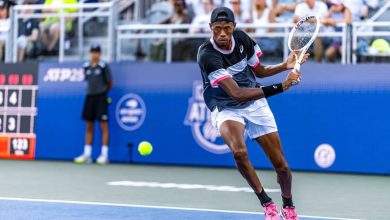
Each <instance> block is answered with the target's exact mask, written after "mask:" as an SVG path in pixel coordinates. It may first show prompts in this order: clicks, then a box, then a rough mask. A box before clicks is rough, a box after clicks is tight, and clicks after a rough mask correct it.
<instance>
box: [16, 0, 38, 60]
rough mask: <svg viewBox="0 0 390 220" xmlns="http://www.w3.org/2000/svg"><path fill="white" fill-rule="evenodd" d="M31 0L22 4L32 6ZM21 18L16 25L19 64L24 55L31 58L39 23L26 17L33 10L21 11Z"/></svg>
mask: <svg viewBox="0 0 390 220" xmlns="http://www.w3.org/2000/svg"><path fill="white" fill-rule="evenodd" d="M32 3H33V1H32V0H26V1H24V2H23V4H25V5H27V4H32ZM21 13H22V14H24V15H25V16H23V18H22V19H19V21H18V22H19V24H18V29H19V30H18V39H17V44H18V61H19V62H21V61H23V60H24V59H25V56H26V55H29V56H33V55H34V54H33V51H34V49H35V44H36V42H37V40H38V36H39V21H38V19H36V18H32V17H27V15H32V14H33V13H34V10H32V9H25V10H23V11H21Z"/></svg>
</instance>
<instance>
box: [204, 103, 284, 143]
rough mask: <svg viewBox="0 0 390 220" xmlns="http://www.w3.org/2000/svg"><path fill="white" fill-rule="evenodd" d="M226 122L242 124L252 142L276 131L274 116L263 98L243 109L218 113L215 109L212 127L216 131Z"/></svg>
mask: <svg viewBox="0 0 390 220" xmlns="http://www.w3.org/2000/svg"><path fill="white" fill-rule="evenodd" d="M227 120H232V121H237V122H240V123H242V124H243V125H244V126H245V129H246V132H247V134H248V136H249V137H250V138H251V139H252V140H253V139H256V138H258V137H260V136H263V135H266V134H269V133H272V132H276V131H278V128H277V126H276V122H275V118H274V115H273V114H272V112H271V109H270V108H269V106H268V102H267V100H266V99H265V98H262V99H259V100H257V101H255V102H254V103H253V104H251V105H250V106H248V107H246V108H243V109H224V110H222V111H220V112H219V111H218V109H217V108H216V109H215V110H214V111H213V112H212V113H211V122H212V125H213V126H214V127H215V128H217V129H218V130H219V129H220V127H221V125H222V123H224V122H225V121H227Z"/></svg>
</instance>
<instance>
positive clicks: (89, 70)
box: [74, 45, 112, 164]
mask: <svg viewBox="0 0 390 220" xmlns="http://www.w3.org/2000/svg"><path fill="white" fill-rule="evenodd" d="M90 52H91V58H92V59H91V61H90V62H87V63H85V64H84V74H85V80H86V81H87V82H88V89H87V96H86V98H85V102H84V108H83V114H82V118H83V119H84V120H85V121H86V123H87V126H86V134H85V145H84V152H83V154H81V155H80V156H78V157H76V158H75V159H74V161H75V162H76V163H90V162H91V153H92V142H93V131H94V125H95V121H98V122H99V124H100V128H101V134H102V150H101V153H100V156H99V157H98V158H97V160H96V162H97V163H98V164H106V163H108V142H109V130H108V116H109V115H108V105H109V103H108V102H109V101H108V96H107V93H108V92H109V91H110V90H111V88H112V77H111V71H110V68H109V66H108V64H107V63H105V62H104V61H102V60H101V59H100V57H101V48H100V45H92V46H91V49H90Z"/></svg>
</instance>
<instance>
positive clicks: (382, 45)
mask: <svg viewBox="0 0 390 220" xmlns="http://www.w3.org/2000/svg"><path fill="white" fill-rule="evenodd" d="M371 47H373V48H375V49H377V50H378V51H379V52H381V53H387V52H389V51H390V45H389V43H388V42H387V41H386V40H385V39H382V38H379V39H376V40H374V41H373V42H372V44H371Z"/></svg>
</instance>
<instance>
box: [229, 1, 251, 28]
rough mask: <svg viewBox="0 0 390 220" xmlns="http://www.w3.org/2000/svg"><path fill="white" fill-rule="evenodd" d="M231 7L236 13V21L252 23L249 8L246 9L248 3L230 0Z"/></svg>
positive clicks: (238, 22)
mask: <svg viewBox="0 0 390 220" xmlns="http://www.w3.org/2000/svg"><path fill="white" fill-rule="evenodd" d="M229 3H230V7H229V8H231V9H232V11H233V13H234V18H235V19H236V23H237V24H240V23H250V21H251V18H250V13H249V10H246V9H245V8H246V7H245V6H244V5H246V4H241V0H230V2H229Z"/></svg>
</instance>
